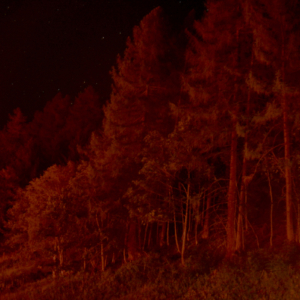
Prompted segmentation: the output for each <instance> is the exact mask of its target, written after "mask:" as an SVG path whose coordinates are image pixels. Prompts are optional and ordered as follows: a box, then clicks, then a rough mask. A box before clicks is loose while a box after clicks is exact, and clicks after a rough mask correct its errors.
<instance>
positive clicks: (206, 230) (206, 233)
mask: <svg viewBox="0 0 300 300" xmlns="http://www.w3.org/2000/svg"><path fill="white" fill-rule="evenodd" d="M211 197H212V195H211V191H208V194H207V200H206V211H205V217H204V226H203V231H202V238H203V239H208V236H209V209H210V203H211Z"/></svg>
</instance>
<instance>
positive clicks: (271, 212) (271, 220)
mask: <svg viewBox="0 0 300 300" xmlns="http://www.w3.org/2000/svg"><path fill="white" fill-rule="evenodd" d="M268 183H269V191H270V200H271V207H270V247H271V248H272V247H273V209H274V201H273V192H272V186H271V178H270V172H269V170H268Z"/></svg>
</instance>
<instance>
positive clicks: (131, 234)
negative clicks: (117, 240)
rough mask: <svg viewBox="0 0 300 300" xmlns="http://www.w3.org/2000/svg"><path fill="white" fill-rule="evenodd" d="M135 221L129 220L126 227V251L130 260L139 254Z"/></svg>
mask: <svg viewBox="0 0 300 300" xmlns="http://www.w3.org/2000/svg"><path fill="white" fill-rule="evenodd" d="M138 245H139V244H138V228H137V222H136V221H133V220H131V221H130V223H129V228H128V238H127V251H128V260H129V261H132V260H134V259H135V258H136V257H137V256H138V255H139V248H138Z"/></svg>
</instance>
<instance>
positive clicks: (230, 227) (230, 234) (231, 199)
mask: <svg viewBox="0 0 300 300" xmlns="http://www.w3.org/2000/svg"><path fill="white" fill-rule="evenodd" d="M236 122H237V121H236V116H234V117H233V122H232V124H233V125H232V126H233V128H232V132H231V148H230V176H229V189H228V204H227V205H228V206H227V209H228V215H227V249H226V257H227V258H229V259H230V258H231V257H232V255H233V253H234V250H235V228H234V223H235V204H236V163H237V133H236Z"/></svg>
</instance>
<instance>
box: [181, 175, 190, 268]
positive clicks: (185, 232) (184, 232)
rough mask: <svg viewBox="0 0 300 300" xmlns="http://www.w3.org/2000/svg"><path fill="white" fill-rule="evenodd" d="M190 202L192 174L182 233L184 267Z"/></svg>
mask: <svg viewBox="0 0 300 300" xmlns="http://www.w3.org/2000/svg"><path fill="white" fill-rule="evenodd" d="M189 202H190V173H188V184H187V189H186V207H185V214H184V223H183V232H182V247H181V264H182V265H183V266H184V265H185V263H184V252H185V246H186V237H187V229H188V218H189Z"/></svg>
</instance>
